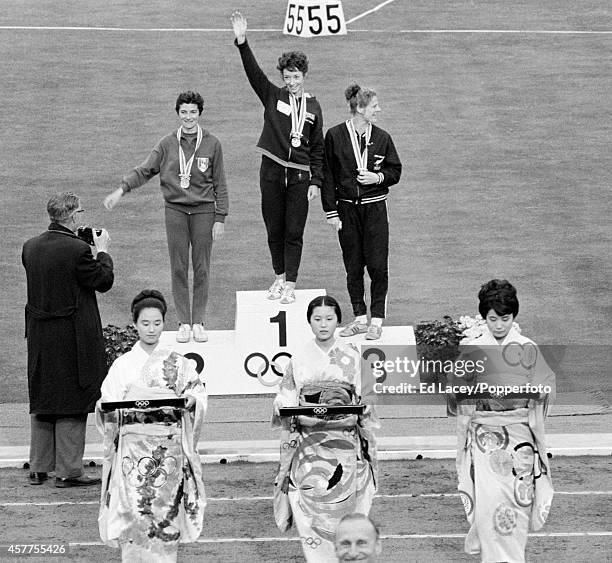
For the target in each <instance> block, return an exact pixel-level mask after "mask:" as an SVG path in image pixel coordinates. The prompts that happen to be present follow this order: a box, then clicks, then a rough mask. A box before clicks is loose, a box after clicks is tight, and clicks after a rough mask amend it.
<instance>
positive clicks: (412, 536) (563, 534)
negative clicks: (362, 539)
mask: <svg viewBox="0 0 612 563" xmlns="http://www.w3.org/2000/svg"><path fill="white" fill-rule="evenodd" d="M465 536H466V534H381V536H380V537H381V539H383V540H427V539H463V538H465ZM529 537H530V538H591V537H612V532H533V533H530V534H529ZM294 541H300V538H298V537H278V538H274V537H261V538H202V539H198V540H196V541H195V542H194V543H203V544H207V543H257V542H260V543H273V542H294ZM68 545H69V546H70V547H88V546H97V545H100V546H102V545H104V544H103V543H102V542H100V541H95V542H69V543H68Z"/></svg>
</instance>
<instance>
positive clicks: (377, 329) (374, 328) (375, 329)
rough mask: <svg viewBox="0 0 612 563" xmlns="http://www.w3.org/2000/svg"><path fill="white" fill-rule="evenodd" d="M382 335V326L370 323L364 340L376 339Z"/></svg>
mask: <svg viewBox="0 0 612 563" xmlns="http://www.w3.org/2000/svg"><path fill="white" fill-rule="evenodd" d="M381 335H382V326H379V325H370V326H369V327H368V332H367V333H366V335H365V337H366V340H378V339H379V338H380V336H381Z"/></svg>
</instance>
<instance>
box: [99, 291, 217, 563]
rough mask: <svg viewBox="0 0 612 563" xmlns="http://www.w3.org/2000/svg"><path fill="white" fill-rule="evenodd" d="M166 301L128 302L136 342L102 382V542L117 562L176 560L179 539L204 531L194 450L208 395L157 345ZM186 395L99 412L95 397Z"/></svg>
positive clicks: (144, 297)
mask: <svg viewBox="0 0 612 563" xmlns="http://www.w3.org/2000/svg"><path fill="white" fill-rule="evenodd" d="M166 309H167V307H166V301H165V300H164V297H163V296H162V294H161V293H160V292H159V291H155V290H145V291H142V292H141V293H139V294H138V295H137V296H136V297H135V298H134V301H133V302H132V316H133V320H134V324H135V326H136V329H137V331H138V336H139V340H138V342H137V343H136V344H135V345H134V347H133V348H132V350H130V351H129V352H127V353H126V354H124V355H123V356H120V357H119V358H117V359H116V360H115V362H114V363H113V365H112V366H111V368H110V370H109V372H108V375H107V376H106V379H105V380H104V382H103V383H102V388H101V393H102V397H101V399H100V401H99V403H98V409H97V423H98V429H99V430H100V431H101V432H102V433H103V434H104V467H103V474H102V495H101V500H100V515H99V518H98V523H99V528H100V537H101V538H102V540H103V541H104V543H105V544H107V545H110V546H112V547H120V548H121V556H122V561H130V562H131V563H135V562H138V561H148V562H150V561H156V562H166V561H176V558H177V552H178V543H179V541H180V542H193V541H195V540H196V539H197V538H198V537H199V535H200V532H201V531H202V524H203V517H204V507H205V506H206V496H205V494H204V484H203V482H202V467H201V464H200V459H199V456H198V452H197V443H198V436H199V434H200V429H201V427H202V421H203V419H204V413H205V411H206V403H207V395H206V391H205V389H204V385H203V383H202V381H201V380H200V378H199V375H198V373H197V372H196V370H195V364H194V362H193V361H192V360H188V359H187V358H184V357H183V356H181V355H180V354H177V353H176V352H173V351H172V350H170V349H167V348H164V347H162V346H161V345H160V344H159V338H160V335H161V333H162V330H163V328H164V317H165V314H166ZM173 397H174V398H176V397H185V398H186V399H187V401H186V408H185V409H176V408H172V407H163V408H156V409H150V410H128V409H122V410H119V411H115V412H116V413H117V414H115V413H112V414H107V415H106V416H104V415H103V413H102V412H101V410H100V402H105V401H123V400H137V399H161V398H173Z"/></svg>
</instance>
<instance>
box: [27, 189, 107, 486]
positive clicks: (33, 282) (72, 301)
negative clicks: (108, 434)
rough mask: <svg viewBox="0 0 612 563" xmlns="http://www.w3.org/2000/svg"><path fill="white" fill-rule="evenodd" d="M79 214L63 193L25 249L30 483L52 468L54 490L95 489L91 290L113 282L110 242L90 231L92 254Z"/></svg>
mask: <svg viewBox="0 0 612 563" xmlns="http://www.w3.org/2000/svg"><path fill="white" fill-rule="evenodd" d="M83 211H84V209H83V208H82V207H81V204H80V200H79V198H78V196H76V195H74V194H73V193H69V192H65V193H60V194H57V195H54V196H53V197H52V198H51V199H50V200H49V202H48V204H47V212H48V214H49V218H50V219H51V224H50V225H49V228H48V230H47V231H46V232H44V233H42V234H41V235H39V236H37V237H34V238H32V239H30V240H28V241H27V242H26V243H25V244H24V246H23V252H22V262H23V265H24V267H25V270H26V277H27V288H28V300H27V305H26V311H25V318H26V337H27V340H28V388H29V394H30V417H31V431H32V436H31V442H30V483H31V484H32V485H40V484H42V483H43V482H44V481H45V480H46V479H47V478H48V473H49V472H51V471H55V486H56V487H75V486H85V485H94V484H97V483H99V482H100V480H99V479H92V478H89V477H87V476H86V475H85V474H84V473H83V452H84V449H85V431H86V427H87V413H89V412H93V410H94V406H95V403H96V401H97V399H98V398H99V397H100V385H101V384H102V381H103V380H104V377H105V375H106V365H105V357H104V340H103V336H102V323H101V321H100V313H99V311H98V303H97V300H96V291H100V292H105V291H108V290H109V289H110V288H111V287H112V285H113V281H114V274H113V261H112V259H111V257H110V255H109V254H108V252H107V249H108V243H109V240H110V237H109V236H108V233H107V232H106V231H105V230H104V229H103V230H102V232H101V234H100V235H99V236H97V234H96V232H95V231H94V232H93V249H94V250H95V252H96V256H95V258H94V255H93V254H92V248H91V247H90V245H89V244H87V243H86V242H85V241H83V240H81V239H80V238H79V237H78V236H77V235H76V234H75V233H76V231H77V227H78V225H79V224H80V217H81V215H82V212H83Z"/></svg>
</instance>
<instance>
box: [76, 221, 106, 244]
mask: <svg viewBox="0 0 612 563" xmlns="http://www.w3.org/2000/svg"><path fill="white" fill-rule="evenodd" d="M93 231H94V230H93V228H92V227H85V226H84V225H81V226H80V227H79V228H77V232H76V235H77V237H79V238H80V239H81V240H84V241H85V242H86V243H87V244H89V245H90V246H94V239H93ZM101 234H102V229H96V236H98V237H99V236H100V235H101Z"/></svg>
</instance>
